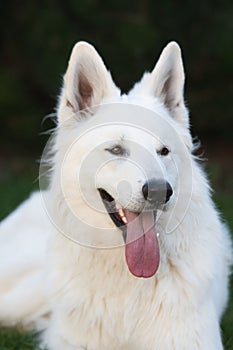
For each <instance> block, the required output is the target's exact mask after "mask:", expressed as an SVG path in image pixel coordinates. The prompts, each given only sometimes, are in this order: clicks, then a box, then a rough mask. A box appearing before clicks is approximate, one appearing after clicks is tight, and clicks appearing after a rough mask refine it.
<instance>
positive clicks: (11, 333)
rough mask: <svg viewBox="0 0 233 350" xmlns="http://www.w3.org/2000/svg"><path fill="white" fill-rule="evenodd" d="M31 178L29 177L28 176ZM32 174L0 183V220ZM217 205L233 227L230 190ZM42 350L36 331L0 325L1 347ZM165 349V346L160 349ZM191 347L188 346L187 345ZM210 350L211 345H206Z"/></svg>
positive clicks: (231, 343)
mask: <svg viewBox="0 0 233 350" xmlns="http://www.w3.org/2000/svg"><path fill="white" fill-rule="evenodd" d="M29 178H30V179H29ZM32 178H33V177H30V176H23V177H19V178H18V179H17V180H15V178H14V179H12V178H11V177H9V178H8V179H7V180H6V179H5V180H4V181H2V182H1V183H0V194H1V201H0V220H1V219H2V218H3V217H4V216H6V215H7V214H8V213H9V212H10V211H12V210H13V209H14V208H15V207H16V206H17V205H18V204H19V203H20V202H21V201H22V200H23V199H25V198H26V197H27V196H28V194H29V193H30V192H31V191H32V190H34V189H36V188H37V187H38V185H37V184H36V183H35V182H33V180H31V179H32ZM215 201H216V203H217V206H218V208H219V209H220V210H221V212H222V213H223V218H224V219H225V220H226V221H227V222H228V223H229V225H230V227H231V229H232V231H233V217H232V208H233V197H232V195H231V194H230V193H229V194H221V193H220V194H219V193H218V194H217V195H215ZM232 327H233V282H232V283H231V286H230V301H229V304H228V308H227V310H226V313H225V315H224V317H223V321H222V332H223V339H224V344H225V350H233V332H232V329H233V328H232ZM32 349H33V350H42V349H40V348H39V346H38V344H37V337H36V335H35V334H33V333H21V332H20V331H17V330H16V329H6V328H2V329H0V350H32ZM161 350H162V349H161ZM187 350H188V349H187ZM206 350H211V349H206Z"/></svg>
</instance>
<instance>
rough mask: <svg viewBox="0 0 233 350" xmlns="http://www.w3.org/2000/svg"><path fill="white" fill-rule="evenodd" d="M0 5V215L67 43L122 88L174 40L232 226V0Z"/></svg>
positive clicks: (20, 182) (19, 195) (20, 180)
mask: <svg viewBox="0 0 233 350" xmlns="http://www.w3.org/2000/svg"><path fill="white" fill-rule="evenodd" d="M0 9H1V21H0V29H1V40H0V45H1V46H0V47H1V55H0V77H1V79H0V121H1V127H0V143H1V147H0V195H1V201H0V219H2V218H3V217H4V216H5V215H7V214H8V213H9V212H10V211H11V210H12V209H13V208H14V207H15V206H16V205H17V204H18V203H19V202H20V201H21V200H22V199H23V198H25V197H26V196H27V195H28V193H29V192H30V191H31V190H32V189H33V188H36V187H37V186H38V184H37V181H36V179H37V176H38V164H37V162H36V160H37V159H39V158H40V154H41V152H42V150H43V146H44V145H45V143H46V140H47V137H46V136H43V135H40V134H41V133H42V132H44V131H45V130H47V129H50V128H51V127H53V124H52V122H51V121H50V120H49V119H46V118H45V116H46V115H48V114H50V113H53V112H54V107H55V106H56V101H57V95H58V94H59V91H60V87H61V82H62V75H63V73H64V72H65V69H66V65H67V60H68V57H69V54H70V51H71V48H72V46H73V44H74V43H75V42H76V41H78V40H86V41H89V42H90V43H92V44H94V45H95V47H96V48H97V49H98V51H99V52H100V54H101V55H102V57H103V58H104V60H105V63H106V65H107V67H109V68H110V70H111V72H112V75H113V77H114V79H115V81H116V84H117V85H119V86H120V87H121V88H122V90H123V91H124V92H125V91H127V90H128V89H129V88H130V87H131V86H132V85H133V83H134V82H136V81H137V80H139V79H140V77H141V76H142V74H143V72H144V71H145V70H151V69H152V68H153V66H154V64H155V62H156V60H157V58H158V56H159V54H160V52H161V50H162V48H163V47H164V46H165V45H166V44H167V43H168V42H169V41H170V40H176V41H177V42H178V43H179V44H180V46H181V48H182V51H183V56H184V64H185V70H186V77H187V79H186V94H185V96H186V101H187V105H188V107H189V109H190V112H191V122H192V133H193V135H194V136H198V138H199V139H200V140H201V141H202V145H203V150H205V151H203V152H204V153H203V157H204V158H206V159H208V162H207V161H206V162H205V167H206V169H207V171H208V173H209V176H210V179H211V183H212V185H213V187H214V189H215V190H216V194H215V195H214V196H215V200H216V203H217V206H218V207H219V208H220V209H221V211H222V212H223V218H224V219H227V221H228V222H229V223H230V225H231V227H232V228H233V216H232V206H233V200H232V195H233V177H232V170H233V163H232V154H233V139H232V136H233V135H232V130H233V118H232V98H233V69H232V67H233V2H232V0H221V1H220V0H202V1H201V0H196V1H191V0H188V1H185V2H184V1H180V0H177V1H174V0H173V1H172V0H163V1H160V2H159V1H154V0H144V1H135V0H124V1H123V0H118V1H113V0H108V1H107V0H66V1H65V0H58V1H55V0H47V1H43V0H40V1H16V0H11V1H2V2H1V5H0ZM43 120H44V121H43ZM232 307H233V297H231V302H230V306H229V308H228V310H227V313H226V316H225V318H224V321H223V330H224V339H225V347H226V349H233V331H232V324H233V310H232ZM9 339H11V340H9ZM13 339H19V338H18V336H17V335H15V334H14V335H13V334H12V333H9V332H8V331H5V330H4V331H2V333H0V350H3V349H4V350H10V349H11V350H13V349H17V350H21V349H22V350H24V349H31V348H30V347H28V348H27V347H26V345H25V344H26V343H25V342H24V340H22V338H21V340H20V341H21V343H22V344H23V345H22V347H20V346H21V345H19V340H17V341H18V344H16V343H17V341H16V343H15V341H14V340H13ZM30 339H31V338H30ZM21 343H20V344H21ZM15 344H16V345H15ZM14 346H15V347H14ZM208 350H209V349H208Z"/></svg>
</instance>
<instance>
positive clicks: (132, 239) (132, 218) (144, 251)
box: [124, 209, 159, 278]
mask: <svg viewBox="0 0 233 350" xmlns="http://www.w3.org/2000/svg"><path fill="white" fill-rule="evenodd" d="M124 211H125V216H126V219H127V222H128V224H127V238H126V248H125V255H126V261H127V264H128V268H129V270H130V272H131V273H132V274H133V275H134V276H136V277H145V278H146V277H151V276H153V275H154V274H155V272H156V271H157V270H158V267H159V245H158V239H157V236H156V233H155V228H154V214H153V212H143V213H141V214H140V215H138V214H136V213H133V212H131V211H129V210H127V209H125V210H124Z"/></svg>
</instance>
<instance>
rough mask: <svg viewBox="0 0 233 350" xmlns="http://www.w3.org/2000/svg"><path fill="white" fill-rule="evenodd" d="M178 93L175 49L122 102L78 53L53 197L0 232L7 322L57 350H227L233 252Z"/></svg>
mask: <svg viewBox="0 0 233 350" xmlns="http://www.w3.org/2000/svg"><path fill="white" fill-rule="evenodd" d="M183 87H184V72H183V65H182V59H181V53H180V48H179V46H178V45H177V44H176V43H174V42H171V43H170V44H168V45H167V47H166V48H165V49H164V51H163V52H162V54H161V56H160V58H159V61H158V63H157V64H156V66H155V68H154V70H153V71H152V73H151V74H148V73H147V74H145V75H144V77H143V78H142V80H141V81H140V82H139V83H138V84H136V85H135V87H134V88H133V89H132V90H131V91H130V93H129V94H128V95H121V94H120V91H119V89H118V88H117V87H116V86H115V84H114V83H113V81H112V78H111V76H110V73H109V72H108V71H107V70H106V68H105V66H104V63H103V61H102V60H101V58H100V56H99V55H98V54H97V52H96V51H95V49H94V48H93V47H92V46H91V45H89V44H87V43H85V42H80V43H78V44H77V45H75V47H74V49H73V52H72V54H71V58H70V61H69V66H68V69H67V72H66V75H65V77H64V86H63V89H62V93H61V97H60V101H59V108H58V126H57V131H56V135H55V139H54V140H53V145H52V151H53V152H52V153H53V157H52V171H51V176H50V186H49V189H48V190H47V191H44V192H41V194H40V193H39V192H38V193H35V194H33V196H32V197H31V198H30V199H29V200H28V201H26V202H25V203H23V204H22V205H21V206H20V207H19V208H18V209H17V210H16V211H15V212H14V213H13V214H11V215H10V216H9V217H8V218H7V219H6V220H5V221H3V222H2V223H1V226H0V230H1V232H0V249H1V251H0V259H1V265H0V281H1V284H0V320H1V322H2V323H3V324H8V325H9V324H10V325H14V324H16V323H18V322H21V323H23V324H24V325H25V326H28V325H34V326H35V327H37V328H39V329H41V328H45V330H44V332H43V336H42V343H43V344H46V346H47V347H48V349H49V350H81V349H82V350H119V349H124V350H220V349H223V346H222V342H221V334H220V326H219V322H220V318H221V315H222V313H223V311H224V308H225V306H226V302H227V294H228V293H227V287H228V276H229V272H230V265H231V262H232V254H231V252H232V249H231V242H230V237H229V233H228V231H227V229H226V227H225V226H224V224H223V223H222V222H221V220H220V218H219V214H218V212H217V211H216V209H215V206H214V204H213V202H212V199H211V196H210V188H209V185H208V181H207V179H206V176H205V174H204V173H203V171H202V169H201V167H200V165H199V164H198V162H197V160H196V159H195V157H194V156H193V155H192V151H193V150H194V147H195V145H193V143H192V138H191V135H190V131H189V118H188V112H187V109H186V107H185V104H184V99H183ZM49 157H50V158H51V151H50V156H49Z"/></svg>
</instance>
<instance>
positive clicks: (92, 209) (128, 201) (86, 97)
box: [52, 42, 192, 277]
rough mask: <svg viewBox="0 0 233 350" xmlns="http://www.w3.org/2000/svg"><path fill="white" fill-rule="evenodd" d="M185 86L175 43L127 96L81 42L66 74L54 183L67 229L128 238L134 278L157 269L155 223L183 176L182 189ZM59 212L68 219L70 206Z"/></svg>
mask: <svg viewBox="0 0 233 350" xmlns="http://www.w3.org/2000/svg"><path fill="white" fill-rule="evenodd" d="M183 87H184V72H183V65H182V59H181V53H180V48H179V46H178V45H177V44H176V43H174V42H172V43H170V44H168V46H167V47H166V48H165V49H164V51H163V52H162V54H161V56H160V58H159V61H158V63H157V64H156V66H155V68H154V70H153V71H152V73H150V74H148V73H146V74H145V75H144V77H143V78H142V80H141V82H139V83H138V84H136V85H135V87H134V88H133V89H132V90H131V92H130V93H129V94H128V95H123V96H121V95H120V91H119V89H118V88H117V87H116V86H115V84H114V83H113V81H112V78H111V76H110V73H109V72H108V71H107V69H106V68H105V66H104V63H103V61H102V59H101V58H100V56H99V55H98V53H97V52H96V51H95V49H94V48H93V47H92V46H91V45H89V44H87V43H84V42H81V43H78V44H76V45H75V47H74V49H73V51H72V54H71V58H70V61H69V66H68V69H67V72H66V74H65V77H64V86H63V89H62V93H61V97H60V101H59V107H58V121H59V124H58V132H57V140H56V146H55V147H56V152H57V154H56V156H55V158H56V164H58V165H55V167H56V169H55V174H57V177H56V181H54V183H55V184H56V185H53V184H52V188H58V186H57V183H58V178H59V181H60V185H61V189H62V193H63V195H62V199H60V202H59V204H58V206H59V207H60V208H61V206H62V205H64V203H66V205H67V208H68V207H69V209H70V210H71V211H72V215H73V217H72V219H71V218H70V219H69V225H68V226H69V227H71V231H72V230H75V231H78V233H77V232H76V233H77V237H78V238H77V239H78V240H81V241H82V240H83V242H82V243H85V241H86V242H87V241H88V242H89V244H92V245H93V244H97V242H100V241H101V242H102V241H103V242H102V244H103V245H108V243H106V242H107V241H108V240H109V237H111V234H110V233H109V231H111V232H113V231H114V234H113V235H115V237H116V236H117V239H115V238H114V239H113V241H114V242H115V243H114V244H116V242H117V244H119V243H120V240H121V242H124V241H125V243H126V261H127V264H128V267H129V269H130V271H131V272H132V273H133V274H134V275H135V276H142V277H150V276H152V275H153V274H154V273H155V272H156V271H157V269H158V266H159V244H158V238H157V232H156V229H155V227H156V222H157V221H158V220H159V217H160V216H161V217H162V214H163V213H166V212H168V211H169V209H171V208H173V209H174V206H175V203H176V202H177V200H178V196H179V192H180V185H181V182H182V181H183V183H182V188H183V189H184V190H185V191H187V188H186V187H187V186H185V179H184V174H183V173H182V164H184V162H186V166H188V165H187V159H188V157H189V156H188V155H189V154H190V150H191V147H192V142H191V136H190V133H189V129H188V112H187V109H186V107H185V104H184V99H183ZM186 158H187V159H186ZM58 173H60V175H59V176H60V177H59V176H58ZM186 176H187V172H186ZM188 176H189V174H188ZM61 202H62V203H63V204H61ZM61 215H65V216H66V218H69V215H67V210H66V211H65V210H64V209H63V214H62V213H61ZM74 217H75V218H78V221H79V224H78V225H77V224H76V223H75V220H74ZM67 220H68V219H67ZM80 222H82V223H85V225H88V227H89V228H90V227H92V228H94V231H93V230H91V229H89V228H88V229H83V227H81V226H82V225H80ZM63 230H64V228H63ZM80 231H82V233H80V235H79V232H80ZM83 231H85V234H84V233H83ZM87 232H91V238H87V236H88V233H87ZM93 232H94V233H93ZM98 232H99V233H98ZM100 232H101V233H100ZM103 232H104V236H101V235H102V233H103ZM120 232H121V233H122V235H120V234H119V233H120ZM68 235H70V232H69V233H68ZM107 235H108V238H106V237H107ZM81 236H82V237H83V238H80V237H81ZM100 236H101V238H100ZM93 237H94V238H93ZM97 237H98V238H97ZM119 237H120V239H119ZM104 242H105V243H104Z"/></svg>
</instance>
